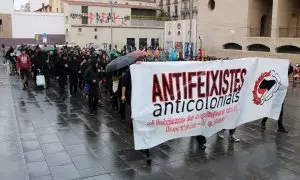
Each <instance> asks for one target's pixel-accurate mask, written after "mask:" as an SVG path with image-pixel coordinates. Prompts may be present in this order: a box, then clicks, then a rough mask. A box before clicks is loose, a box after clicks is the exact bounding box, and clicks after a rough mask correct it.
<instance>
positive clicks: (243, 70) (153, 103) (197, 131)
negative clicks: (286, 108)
mask: <svg viewBox="0 0 300 180" xmlns="http://www.w3.org/2000/svg"><path fill="white" fill-rule="evenodd" d="M288 66H289V61H288V60H278V59H266V58H244V59H237V60H230V61H213V62H192V61H189V62H153V63H142V64H135V65H132V66H130V70H131V77H132V102H131V105H132V107H131V109H132V118H133V127H134V142H135V149H136V150H140V149H148V148H152V147H154V146H156V145H159V144H161V143H163V142H165V141H168V140H171V139H175V138H179V137H189V136H197V135H204V136H206V137H209V136H212V135H214V134H215V133H217V132H218V131H220V130H222V129H232V128H235V127H237V126H239V125H241V124H244V123H247V122H251V121H254V120H258V119H260V118H263V117H270V118H273V119H278V117H279V114H280V110H281V105H282V103H283V100H284V98H285V95H286V92H287V87H288Z"/></svg>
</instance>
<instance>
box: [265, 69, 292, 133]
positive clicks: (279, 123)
mask: <svg viewBox="0 0 300 180" xmlns="http://www.w3.org/2000/svg"><path fill="white" fill-rule="evenodd" d="M293 72H294V69H293V66H292V65H291V64H290V66H289V71H288V76H289V75H291V74H292V73H293ZM283 106H284V103H283V104H282V107H281V111H280V115H279V119H278V129H277V132H280V133H288V131H287V130H286V129H285V128H284V126H283V123H282V120H283ZM267 120H268V117H265V118H263V120H262V121H261V129H262V130H263V131H264V130H266V122H267Z"/></svg>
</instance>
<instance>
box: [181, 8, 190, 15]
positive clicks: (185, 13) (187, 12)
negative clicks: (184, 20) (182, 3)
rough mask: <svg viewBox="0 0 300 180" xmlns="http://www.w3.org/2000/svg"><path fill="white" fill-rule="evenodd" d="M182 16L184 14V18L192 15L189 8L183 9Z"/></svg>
mask: <svg viewBox="0 0 300 180" xmlns="http://www.w3.org/2000/svg"><path fill="white" fill-rule="evenodd" d="M181 14H182V15H183V16H185V15H188V14H190V11H189V9H188V8H183V9H181Z"/></svg>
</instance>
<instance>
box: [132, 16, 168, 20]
mask: <svg viewBox="0 0 300 180" xmlns="http://www.w3.org/2000/svg"><path fill="white" fill-rule="evenodd" d="M131 19H137V20H155V21H169V20H170V17H161V16H137V15H132V16H131Z"/></svg>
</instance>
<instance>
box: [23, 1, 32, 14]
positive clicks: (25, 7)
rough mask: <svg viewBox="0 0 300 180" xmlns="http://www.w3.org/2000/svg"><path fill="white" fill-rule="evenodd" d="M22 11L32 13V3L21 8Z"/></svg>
mask: <svg viewBox="0 0 300 180" xmlns="http://www.w3.org/2000/svg"><path fill="white" fill-rule="evenodd" d="M21 11H25V12H30V3H29V2H27V3H25V4H23V5H22V6H21Z"/></svg>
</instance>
